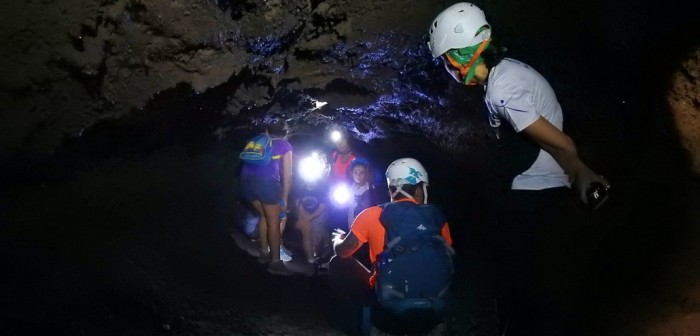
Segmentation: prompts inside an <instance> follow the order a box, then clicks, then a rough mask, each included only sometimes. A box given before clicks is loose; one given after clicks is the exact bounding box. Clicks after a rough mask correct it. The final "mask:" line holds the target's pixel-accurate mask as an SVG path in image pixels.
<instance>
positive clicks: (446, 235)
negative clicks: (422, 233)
mask: <svg viewBox="0 0 700 336" xmlns="http://www.w3.org/2000/svg"><path fill="white" fill-rule="evenodd" d="M442 237H443V238H445V241H446V242H447V245H450V246H452V235H451V234H450V226H449V225H448V224H447V222H445V225H443V226H442Z"/></svg>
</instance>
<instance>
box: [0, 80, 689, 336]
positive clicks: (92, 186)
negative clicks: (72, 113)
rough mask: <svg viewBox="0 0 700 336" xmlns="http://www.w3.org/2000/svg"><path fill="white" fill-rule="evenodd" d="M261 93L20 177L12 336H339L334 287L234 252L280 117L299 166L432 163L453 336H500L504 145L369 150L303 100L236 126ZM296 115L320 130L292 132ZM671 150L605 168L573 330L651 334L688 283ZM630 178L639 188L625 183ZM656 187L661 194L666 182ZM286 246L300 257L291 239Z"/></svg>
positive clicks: (298, 97) (392, 134) (130, 120)
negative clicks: (273, 123)
mask: <svg viewBox="0 0 700 336" xmlns="http://www.w3.org/2000/svg"><path fill="white" fill-rule="evenodd" d="M255 80H256V78H255V76H254V75H252V74H250V73H244V75H241V76H238V77H237V78H233V79H231V80H230V81H229V82H228V83H225V84H223V85H221V86H219V87H215V88H212V89H210V90H207V91H205V92H203V93H196V92H194V91H193V90H191V89H190V88H189V87H187V86H178V87H176V88H174V89H171V90H168V91H165V92H162V93H161V94H159V95H158V96H156V97H155V98H153V99H152V101H151V102H150V103H149V104H148V105H147V106H146V107H145V108H144V109H143V110H140V111H134V112H133V113H131V114H130V115H129V116H126V117H122V118H120V119H115V120H104V121H101V122H99V123H97V124H95V125H94V126H92V127H90V128H88V129H86V130H85V131H84V132H82V133H81V134H80V135H79V136H76V137H70V138H66V139H65V140H64V143H63V146H62V147H61V150H60V151H59V152H58V153H56V155H55V156H54V157H53V159H51V160H49V161H48V162H43V163H42V165H37V166H31V167H27V169H26V170H24V171H23V172H21V173H18V174H17V176H18V177H17V179H16V180H15V181H14V183H13V184H10V187H9V188H11V190H12V197H5V199H4V200H3V203H2V207H3V209H2V210H3V211H2V214H3V217H2V221H3V235H2V237H1V238H0V239H2V242H3V244H2V249H3V253H2V257H1V258H3V259H4V260H3V262H4V265H7V266H6V267H8V269H9V270H10V272H9V274H11V275H12V276H10V277H7V278H5V279H3V282H4V283H5V284H6V286H7V288H13V290H12V291H8V292H7V299H8V301H7V302H11V303H12V304H11V305H10V307H9V308H10V309H8V310H7V311H6V312H4V313H3V318H7V319H9V320H10V321H12V324H10V327H9V328H10V330H11V331H17V332H18V334H23V333H26V332H28V331H29V332H28V333H29V334H34V333H37V332H54V331H57V330H58V331H60V334H66V335H68V334H71V335H72V334H94V335H96V334H100V335H126V334H151V333H157V332H167V331H173V332H176V333H177V334H180V335H184V334H210V333H212V332H213V333H222V334H223V333H239V334H245V335H270V334H279V333H285V334H289V335H318V334H333V332H335V331H336V329H335V327H334V325H333V323H332V321H331V319H330V316H329V315H330V314H329V312H330V311H332V303H331V302H330V301H329V292H330V289H329V284H328V281H327V277H324V276H323V275H322V274H316V275H314V276H312V277H305V276H301V275H293V276H290V277H275V276H272V275H270V274H268V273H267V272H266V271H265V268H264V266H263V265H261V264H259V263H258V262H257V261H256V260H255V258H253V257H251V256H250V255H248V253H246V252H245V251H244V250H243V249H239V248H238V247H236V244H234V240H233V239H232V238H231V232H232V230H236V229H238V227H239V226H240V225H239V224H240V222H239V221H240V219H241V218H244V217H245V213H244V211H245V210H244V209H245V207H244V206H243V201H242V198H241V196H240V189H239V185H238V177H239V173H240V166H241V163H240V162H239V160H238V153H239V152H240V151H241V149H242V148H243V146H244V144H245V142H246V140H247V139H248V138H249V137H250V136H252V135H254V134H256V132H258V131H260V130H261V127H260V126H261V125H262V124H263V123H264V122H265V120H266V119H267V118H269V117H273V116H279V115H283V117H285V118H288V119H290V120H289V123H290V126H291V129H290V136H289V141H290V143H291V144H292V146H293V148H294V156H295V162H296V161H298V160H299V159H301V158H303V157H305V156H307V155H309V154H310V153H311V152H312V151H325V152H330V151H332V150H333V149H334V146H333V144H332V142H330V141H329V140H328V139H327V133H328V132H327V131H328V129H329V128H330V127H342V128H345V129H347V130H349V132H348V136H349V140H350V144H351V146H352V147H354V148H355V149H356V150H357V151H358V152H359V153H363V155H364V156H366V158H368V159H369V161H370V162H371V163H372V165H373V166H374V167H373V168H374V170H375V171H377V172H378V175H381V174H382V173H383V172H384V170H385V169H386V167H387V165H388V164H389V163H390V162H392V161H393V160H395V159H398V158H401V157H413V158H416V159H418V160H419V161H421V162H422V163H423V165H424V166H425V168H426V170H427V171H428V173H429V176H430V186H429V189H428V194H429V200H430V202H431V203H434V204H437V205H438V206H439V207H440V208H441V209H442V210H443V212H444V213H445V215H446V217H447V220H448V222H449V223H450V227H451V230H452V237H453V239H454V247H455V249H456V251H457V255H456V259H455V266H456V268H455V274H454V280H453V283H452V292H453V298H454V300H453V301H452V305H451V308H452V309H451V313H450V315H449V322H450V323H449V328H450V329H449V330H453V331H455V332H454V333H452V334H457V335H462V334H465V335H466V334H472V333H471V332H472V331H474V330H476V329H477V326H478V331H479V334H483V335H493V334H494V333H493V332H494V331H495V330H497V329H498V323H499V321H498V318H497V315H498V314H497V309H498V304H497V302H496V301H494V298H495V294H494V292H495V288H494V286H495V285H494V283H495V280H494V277H495V274H497V273H498V270H497V266H496V265H495V263H494V255H496V254H497V253H498V251H497V246H499V245H498V240H499V239H498V235H497V234H496V232H497V230H496V229H497V227H498V225H497V223H495V219H494V218H495V217H496V216H495V212H496V205H497V204H498V201H499V199H498V198H497V196H496V195H498V194H499V192H500V191H501V187H500V186H499V184H498V183H496V182H495V178H494V176H493V174H492V173H491V172H490V170H489V169H488V167H489V165H490V164H491V163H492V162H491V161H493V156H494V155H493V154H494V153H493V152H494V150H493V149H489V148H493V147H494V146H491V145H494V143H492V142H493V139H491V138H490V137H489V136H485V137H484V138H483V139H481V140H479V141H476V142H481V143H482V144H484V146H479V145H478V143H477V144H476V145H474V144H472V146H469V148H468V149H464V148H462V149H454V148H452V149H445V148H444V147H443V146H438V145H436V144H435V142H434V141H433V140H431V139H428V138H427V137H426V136H424V135H423V134H422V133H421V132H417V131H415V130H411V129H410V128H405V127H404V126H405V125H401V124H399V123H392V122H391V120H384V121H382V122H381V125H382V126H381V127H382V130H383V133H382V134H381V136H369V135H372V134H374V133H372V131H370V130H376V128H375V126H377V125H364V126H360V127H358V126H357V125H355V123H354V119H353V118H352V116H351V115H350V114H346V112H347V111H343V110H339V109H336V110H332V109H331V110H330V111H325V110H323V109H321V110H316V108H317V106H316V105H314V102H313V101H309V99H308V97H307V96H306V95H305V94H302V93H293V92H278V93H276V95H277V96H276V98H275V101H274V102H273V103H270V104H268V105H265V106H256V105H254V104H251V105H250V106H242V107H240V108H239V112H238V113H237V114H235V115H230V114H229V115H226V114H223V113H222V111H224V110H225V109H226V108H227V106H226V102H227V96H228V95H229V94H230V93H231V92H232V91H234V90H236V89H237V88H238V87H240V86H241V85H245V83H246V82H249V81H255ZM336 85H340V84H338V83H336ZM340 86H341V87H342V88H343V89H344V90H347V87H343V86H342V85H340ZM316 93H319V94H320V93H321V92H316ZM359 94H367V93H366V92H360V93H359ZM336 104H337V105H339V106H342V105H343V102H342V101H339V102H337V103H336ZM630 109H633V108H630ZM290 111H291V112H290ZM300 111H302V112H304V113H310V114H313V115H314V116H315V117H314V118H306V119H298V118H297V119H295V118H294V117H295V116H297V115H298V114H299V113H301V112H300ZM366 113H371V111H366ZM370 116H371V115H370ZM300 120H301V121H300ZM657 140H659V139H658V138H657ZM660 141H671V140H664V139H661V140H660ZM630 146H633V144H630ZM616 148H617V147H615V146H611V147H610V148H609V150H610V151H614V150H615V149H616ZM667 148H673V146H668V147H665V146H661V145H660V146H659V149H656V148H637V147H628V148H626V150H631V151H643V150H644V151H647V150H651V151H654V154H655V155H656V157H657V158H658V159H655V160H650V161H649V162H647V163H645V166H644V167H643V169H632V170H630V169H631V168H629V167H631V166H632V164H634V163H636V161H632V162H631V163H625V162H623V163H622V164H621V167H622V168H617V169H613V168H609V169H608V171H609V172H610V173H609V174H607V175H608V176H609V178H610V179H611V180H613V181H619V182H618V183H617V184H615V188H614V189H612V192H613V196H612V198H611V200H610V201H609V203H608V204H607V205H606V206H605V207H604V208H602V209H601V210H599V211H598V212H596V213H591V212H585V211H582V216H584V217H585V218H584V220H585V221H586V222H587V223H588V224H587V226H585V227H583V228H577V230H578V231H576V232H574V233H575V234H576V237H575V239H577V242H579V243H580V242H581V241H584V242H585V244H579V245H572V246H571V248H570V249H568V250H566V249H565V251H566V252H565V253H564V254H563V255H574V256H576V258H574V259H572V260H577V261H580V262H581V263H580V264H577V265H573V266H575V267H571V266H572V265H569V267H567V268H576V269H577V271H576V272H572V273H568V274H567V275H562V276H561V277H560V278H559V280H560V282H559V285H558V286H555V287H553V288H552V290H553V291H558V292H557V293H561V292H562V291H563V292H565V293H564V296H565V297H567V299H569V300H570V302H573V303H572V307H575V308H572V310H570V311H567V313H569V314H572V315H577V316H579V318H580V319H583V320H584V321H585V322H586V325H588V326H589V327H590V328H591V330H598V331H600V330H603V331H606V332H609V331H610V329H605V328H606V326H607V327H609V326H610V325H617V324H615V323H613V321H612V320H613V319H615V318H619V317H625V318H630V320H629V321H630V322H628V323H629V324H631V325H635V326H636V325H638V324H637V322H638V321H636V320H634V319H635V318H644V317H645V316H648V315H647V314H651V313H650V312H654V310H653V309H647V308H649V307H653V306H654V304H655V303H657V302H658V301H657V299H658V298H659V297H661V296H662V295H663V294H664V293H665V292H664V291H665V288H668V287H667V286H666V285H667V284H668V281H669V279H668V278H667V277H668V274H676V273H674V269H675V267H676V262H677V261H678V260H677V259H675V258H672V257H669V255H675V254H677V249H678V248H679V247H678V245H677V243H678V242H680V241H681V239H680V235H681V234H682V233H683V232H685V231H684V230H685V228H684V227H683V223H685V222H684V218H681V217H683V216H685V214H686V210H687V207H688V203H687V199H686V197H687V195H685V194H684V193H683V191H682V189H679V186H680V185H683V183H686V182H685V181H686V180H685V179H684V175H683V174H684V173H683V169H684V167H685V165H686V163H685V162H684V161H683V160H682V159H678V157H682V155H678V153H676V152H669V151H667ZM601 162H603V163H604V160H599V162H598V163H599V164H600V163H601ZM295 167H296V166H295ZM625 167H626V168H625ZM629 171H632V172H633V173H634V174H635V176H634V179H633V180H630V179H626V178H625V174H628V172H629ZM659 171H664V172H665V173H666V174H665V175H664V179H663V181H660V180H659V179H656V178H653V177H654V176H655V174H656V173H657V172H659ZM377 181H378V182H377V184H378V185H379V187H380V188H385V185H384V184H383V183H384V182H382V181H381V178H379V179H378V180H377ZM635 181H646V182H645V183H643V184H642V185H640V184H639V183H637V182H635ZM679 190H681V191H679ZM7 195H9V193H8V194H7ZM290 216H294V215H293V213H292V214H290ZM562 224H564V223H562ZM564 236H566V237H569V236H567V235H562V237H564ZM284 240H285V244H287V245H288V246H289V247H290V248H291V249H292V250H293V252H294V253H295V255H302V252H301V250H300V249H299V240H300V236H299V233H298V231H297V230H295V229H294V228H293V227H291V225H289V227H288V228H287V230H285V233H284ZM581 246H584V247H583V248H580V247H581ZM543 253H547V252H546V251H545V252H543ZM579 266H580V267H579ZM511 280H513V281H516V280H517V279H511ZM566 291H570V292H566ZM640 298H641V299H640ZM574 304H575V305H574ZM630 306H632V307H630ZM635 316H636V317H635ZM37 321H38V323H37ZM610 328H612V327H610ZM458 331H462V332H458ZM466 331H469V333H467V332H466ZM11 334H12V333H11ZM600 334H605V333H604V332H601V333H600Z"/></svg>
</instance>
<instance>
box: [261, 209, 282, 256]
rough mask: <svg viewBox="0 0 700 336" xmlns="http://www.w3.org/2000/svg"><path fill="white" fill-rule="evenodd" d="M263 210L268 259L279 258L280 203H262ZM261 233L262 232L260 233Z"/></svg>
mask: <svg viewBox="0 0 700 336" xmlns="http://www.w3.org/2000/svg"><path fill="white" fill-rule="evenodd" d="M262 208H263V212H264V213H265V220H266V221H267V224H268V225H267V242H268V244H269V246H270V261H271V262H274V261H279V260H280V205H279V203H276V204H263V205H262ZM260 234H262V232H261V233H260Z"/></svg>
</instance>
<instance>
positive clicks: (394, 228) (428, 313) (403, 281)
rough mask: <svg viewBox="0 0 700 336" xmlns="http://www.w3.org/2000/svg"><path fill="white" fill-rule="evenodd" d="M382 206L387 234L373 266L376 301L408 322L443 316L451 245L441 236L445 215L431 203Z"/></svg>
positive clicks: (450, 271)
mask: <svg viewBox="0 0 700 336" xmlns="http://www.w3.org/2000/svg"><path fill="white" fill-rule="evenodd" d="M381 207H382V208H383V210H382V214H381V215H380V217H379V220H380V222H381V223H382V225H383V226H384V229H385V230H386V233H385V238H384V244H385V245H384V251H383V252H382V253H381V254H379V256H378V257H377V265H376V269H377V282H376V285H375V293H376V297H377V302H378V304H379V306H380V307H382V308H383V309H384V310H385V311H388V312H389V313H391V314H392V315H394V316H395V317H398V318H400V319H404V320H408V321H413V320H416V319H431V320H439V319H441V318H442V316H443V314H444V312H445V310H446V308H447V297H448V290H449V287H450V281H451V280H452V273H453V272H454V269H453V265H452V256H453V254H454V250H453V249H452V247H450V246H449V245H448V244H447V242H446V241H445V239H444V238H443V237H442V226H443V225H444V224H445V216H444V215H443V214H442V212H441V211H440V210H439V209H438V208H437V207H436V206H434V205H430V204H415V203H413V202H394V203H386V204H384V205H381ZM414 322H415V321H414Z"/></svg>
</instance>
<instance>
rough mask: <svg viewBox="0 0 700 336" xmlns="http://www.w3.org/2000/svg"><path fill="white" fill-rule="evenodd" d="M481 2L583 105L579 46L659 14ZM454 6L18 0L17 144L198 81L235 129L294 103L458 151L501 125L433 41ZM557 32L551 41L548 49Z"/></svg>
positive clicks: (5, 133)
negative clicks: (437, 24)
mask: <svg viewBox="0 0 700 336" xmlns="http://www.w3.org/2000/svg"><path fill="white" fill-rule="evenodd" d="M477 3H478V4H480V5H481V6H482V7H483V8H484V9H485V10H486V11H487V14H488V18H489V20H490V21H491V23H492V24H494V25H496V26H497V27H500V32H501V33H502V36H504V37H509V38H511V41H517V42H514V43H511V44H510V45H508V47H510V49H511V50H513V51H515V55H518V56H521V57H523V58H525V59H528V60H538V61H537V62H536V67H537V68H538V69H539V70H540V71H541V72H543V73H544V74H545V75H546V76H547V75H551V74H556V75H555V76H547V77H549V78H551V82H552V85H553V86H554V87H555V90H557V92H558V95H559V97H560V99H562V100H564V101H565V102H568V103H572V102H573V103H574V104H572V105H574V106H577V104H576V103H578V100H580V99H581V98H579V97H580V95H581V94H582V93H583V94H591V92H588V91H586V90H589V89H588V88H589V86H587V84H588V82H587V81H589V80H590V81H595V79H586V77H585V76H583V75H585V74H587V73H590V68H587V67H585V66H581V64H580V63H576V62H575V61H574V60H573V58H572V57H571V55H579V56H580V57H581V58H583V59H585V58H587V57H589V56H593V57H591V59H593V60H595V59H596V57H594V55H597V52H596V50H595V49H593V50H591V49H589V48H584V49H583V50H582V51H579V50H577V48H580V41H581V40H583V39H585V40H586V41H588V42H589V43H598V44H600V45H601V46H602V47H604V48H607V49H606V50H607V51H608V52H617V53H625V52H630V51H631V50H633V49H634V48H635V47H634V46H635V45H637V44H638V43H640V42H641V41H642V40H643V39H644V38H645V37H643V36H641V35H642V34H640V33H639V30H640V29H644V27H646V26H645V23H646V22H648V16H649V15H650V13H651V12H650V11H651V9H638V10H637V11H636V12H635V13H633V14H625V15H616V14H612V13H617V12H620V9H621V6H623V5H617V4H616V3H606V4H605V5H604V6H598V7H596V8H594V9H588V11H586V12H582V11H580V10H579V9H581V8H584V7H585V6H584V5H583V4H579V5H572V4H569V5H566V4H559V3H557V4H548V3H547V2H545V1H531V2H528V3H527V4H525V3H516V4H504V3H501V2H498V1H484V2H477ZM449 4H450V3H445V2H444V1H436V0H431V1H422V0H375V1H366V0H355V1H349V0H329V1H313V0H287V1H281V0H268V1H263V0H246V1H232V0H229V1H225V0H217V1H213V0H208V1H206V0H171V1H163V0H104V1H92V2H84V1H78V0H64V1H55V0H26V1H21V2H16V3H13V4H3V5H2V6H3V7H5V8H2V12H3V13H4V15H5V16H6V18H7V19H5V20H2V22H1V23H0V25H2V27H0V28H1V32H2V39H1V40H2V42H0V43H2V48H1V50H2V51H1V52H2V55H3V59H4V61H3V62H2V63H1V64H0V66H1V67H2V73H3V74H4V76H2V77H0V88H2V90H0V95H1V96H0V98H1V99H2V101H3V102H4V104H3V105H4V106H3V109H4V111H3V113H2V115H0V128H1V131H2V132H0V133H1V134H2V135H1V136H2V139H0V140H1V141H0V143H1V144H2V148H1V149H0V153H1V156H2V157H3V158H7V157H9V156H10V155H11V154H13V153H17V152H18V151H23V152H29V153H51V152H52V151H54V150H55V149H56V148H57V147H59V146H60V145H61V142H62V141H63V140H64V139H66V138H67V137H69V138H70V137H79V136H80V135H81V134H82V132H83V131H84V130H85V129H89V128H90V127H91V126H93V125H95V124H96V123H98V122H100V121H102V120H109V119H114V118H120V117H123V116H125V115H129V114H133V113H139V111H141V110H143V109H144V108H145V107H147V106H148V103H149V101H152V100H153V99H154V98H156V97H158V96H159V95H161V94H163V93H164V92H168V91H169V90H173V89H174V88H176V87H182V86H183V85H184V86H185V87H186V88H187V90H180V91H178V92H180V93H182V94H187V95H192V96H196V95H199V94H202V93H206V92H208V91H211V90H212V89H215V88H219V92H220V93H219V94H218V96H217V97H216V99H218V100H220V101H219V102H218V104H216V106H217V107H216V110H215V111H207V113H216V114H221V115H224V116H226V118H225V120H226V122H225V123H226V125H222V127H219V128H216V131H215V132H216V136H218V137H220V138H221V137H225V136H229V135H232V133H235V132H236V129H237V128H238V127H249V125H251V123H250V122H251V121H253V124H254V123H255V121H260V120H263V119H264V118H265V117H266V116H269V115H270V114H279V113H284V114H285V116H286V117H287V118H289V119H290V120H291V121H292V124H293V125H296V126H298V127H302V126H312V127H316V126H320V127H325V126H327V125H333V124H336V125H341V126H343V127H347V128H348V129H350V130H351V131H353V134H354V135H355V136H356V137H357V138H359V139H361V140H365V141H367V140H370V139H372V138H376V137H386V136H389V135H391V134H392V133H396V132H399V133H407V134H417V135H420V136H424V137H426V138H428V139H429V140H430V141H432V142H433V143H435V144H437V145H439V146H441V147H444V148H448V149H455V148H465V147H469V146H474V145H476V144H477V143H479V142H483V139H485V138H488V137H489V136H490V134H491V133H490V131H489V130H488V129H487V127H485V121H484V118H483V114H482V113H463V112H469V111H468V110H479V109H481V108H482V107H481V104H480V103H481V96H480V95H481V92H479V90H465V88H463V87H460V86H459V85H457V84H456V83H450V82H449V81H448V80H447V78H446V76H445V74H444V73H443V70H442V68H441V67H442V65H441V64H439V63H438V62H437V61H435V60H433V59H432V58H431V57H430V54H429V52H428V49H427V46H426V44H425V42H426V41H427V29H426V27H427V26H428V25H429V23H430V21H431V20H432V19H433V17H434V16H435V15H436V14H437V13H438V12H439V11H440V10H441V9H442V8H444V7H445V6H447V5H449ZM618 7H620V8H618ZM522 13H528V15H521V14H522ZM553 13H557V15H552V14H553ZM591 17H593V18H595V19H591ZM611 34H612V35H611ZM561 36H566V38H564V39H562V38H561ZM611 36H613V37H611ZM553 37H557V40H553ZM577 41H579V42H577ZM610 41H615V42H614V43H612V42H610ZM553 44H554V45H555V46H556V47H555V48H554V47H552V45H553ZM543 46H547V47H548V49H546V54H545V53H544V52H543V50H544V49H543ZM543 55H546V56H545V57H543ZM599 62H600V61H599ZM685 64H688V63H687V62H686V63H685ZM685 73H688V71H685ZM690 73H693V72H692V71H691V72H690ZM683 77H684V78H688V76H683ZM635 79H638V78H636V77H634V76H632V77H631V80H635ZM690 82H691V83H690V84H689V86H690V87H691V88H693V87H696V85H697V77H692V76H691V77H690ZM604 85H612V84H604ZM685 87H688V85H686V86H685ZM608 88H610V87H608ZM603 91H606V92H607V91H609V90H603ZM615 92H617V93H619V95H618V96H615V97H607V98H605V99H610V100H618V101H623V100H624V101H626V102H628V104H629V102H632V101H633V100H634V97H631V96H630V94H629V92H625V91H624V90H623V91H620V90H617V91H615ZM605 95H610V94H609V93H605ZM690 96H693V95H690ZM690 96H689V95H683V94H681V95H675V96H674V97H685V98H682V99H683V101H686V102H688V103H689V104H690V105H691V112H689V114H690V115H691V117H692V116H696V115H697V102H693V101H692V99H693V98H692V97H690ZM688 97H690V98H688ZM212 99H214V98H212ZM323 103H325V105H323ZM599 104H601V103H599ZM679 104H681V105H682V106H687V105H683V104H682V103H679ZM321 105H323V106H321ZM568 110H569V111H573V112H570V113H573V114H574V117H573V118H572V120H574V121H576V120H578V121H582V123H584V124H585V121H586V120H589V119H591V118H587V117H585V116H578V117H577V116H576V115H575V114H576V113H577V111H576V107H574V108H573V109H568ZM456 111H459V112H456ZM693 118H694V117H693ZM224 126H225V127H224ZM693 129H694V128H693ZM574 135H575V134H574ZM687 138H689V139H691V140H692V139H693V137H692V136H688V137H687ZM691 145H692V144H691Z"/></svg>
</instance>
